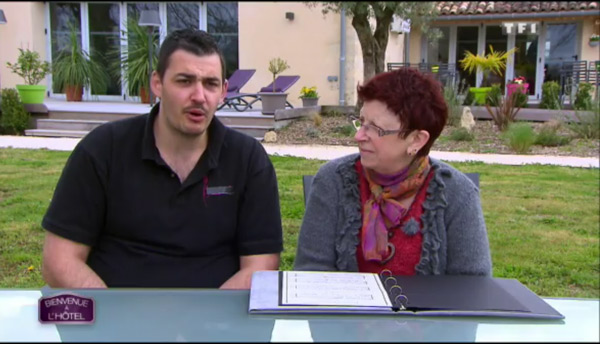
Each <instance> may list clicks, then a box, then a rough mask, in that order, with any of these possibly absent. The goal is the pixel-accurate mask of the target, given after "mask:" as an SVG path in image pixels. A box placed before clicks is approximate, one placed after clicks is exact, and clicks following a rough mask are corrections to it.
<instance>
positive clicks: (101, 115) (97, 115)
mask: <svg viewBox="0 0 600 344" xmlns="http://www.w3.org/2000/svg"><path fill="white" fill-rule="evenodd" d="M139 115H141V114H139V113H108V112H89V110H88V111H86V112H81V111H77V112H76V111H55V110H50V111H49V112H48V118H49V119H80V120H88V121H105V122H107V121H116V120H119V119H123V118H129V117H134V116H139Z"/></svg>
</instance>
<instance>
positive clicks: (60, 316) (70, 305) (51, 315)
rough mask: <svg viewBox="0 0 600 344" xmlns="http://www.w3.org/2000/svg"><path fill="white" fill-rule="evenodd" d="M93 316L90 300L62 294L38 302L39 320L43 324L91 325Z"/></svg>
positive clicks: (42, 298) (92, 301)
mask: <svg viewBox="0 0 600 344" xmlns="http://www.w3.org/2000/svg"><path fill="white" fill-rule="evenodd" d="M94 314H95V313H94V299H92V298H88V297H83V296H79V295H75V294H69V293H64V294H58V295H54V296H47V297H41V298H40V300H39V320H40V322H41V323H43V324H45V323H50V324H61V325H69V324H73V325H84V324H92V323H93V322H94Z"/></svg>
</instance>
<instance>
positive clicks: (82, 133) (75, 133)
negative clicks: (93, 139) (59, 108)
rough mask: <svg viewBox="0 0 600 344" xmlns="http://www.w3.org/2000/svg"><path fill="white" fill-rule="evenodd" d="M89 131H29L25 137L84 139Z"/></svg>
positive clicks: (26, 131)
mask: <svg viewBox="0 0 600 344" xmlns="http://www.w3.org/2000/svg"><path fill="white" fill-rule="evenodd" d="M87 133H89V131H87V130H60V129H27V130H25V136H46V137H84V136H85V135H87Z"/></svg>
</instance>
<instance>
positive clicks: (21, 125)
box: [0, 88, 29, 134]
mask: <svg viewBox="0 0 600 344" xmlns="http://www.w3.org/2000/svg"><path fill="white" fill-rule="evenodd" d="M1 112H2V116H1V117H0V131H2V132H3V133H6V134H22V133H23V131H24V130H25V129H27V127H28V126H29V112H27V111H26V110H25V107H24V106H23V103H21V99H20V98H19V93H18V92H17V90H15V89H13V88H5V89H3V90H2V111H1Z"/></svg>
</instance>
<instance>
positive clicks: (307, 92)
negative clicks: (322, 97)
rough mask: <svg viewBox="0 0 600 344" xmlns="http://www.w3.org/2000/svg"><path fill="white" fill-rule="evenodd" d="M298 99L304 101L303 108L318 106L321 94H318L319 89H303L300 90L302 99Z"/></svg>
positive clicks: (314, 87)
mask: <svg viewBox="0 0 600 344" xmlns="http://www.w3.org/2000/svg"><path fill="white" fill-rule="evenodd" d="M298 98H300V99H302V106H303V107H309V106H317V104H318V103H319V94H318V93H317V87H316V86H313V87H310V88H308V87H306V86H304V87H302V90H300V97H298Z"/></svg>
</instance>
